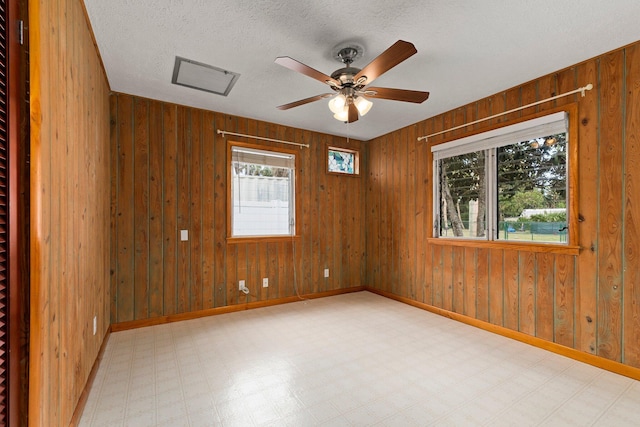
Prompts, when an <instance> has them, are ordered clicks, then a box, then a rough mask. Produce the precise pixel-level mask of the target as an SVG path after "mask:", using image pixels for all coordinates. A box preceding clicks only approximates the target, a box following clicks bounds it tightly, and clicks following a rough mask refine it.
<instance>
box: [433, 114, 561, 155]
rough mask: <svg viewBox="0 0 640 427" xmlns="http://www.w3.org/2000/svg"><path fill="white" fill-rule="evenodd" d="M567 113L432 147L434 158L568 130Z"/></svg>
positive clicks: (539, 118) (543, 117)
mask: <svg viewBox="0 0 640 427" xmlns="http://www.w3.org/2000/svg"><path fill="white" fill-rule="evenodd" d="M567 117H568V115H567V113H566V112H564V111H560V112H558V113H554V114H549V115H547V116H542V117H538V118H535V119H532V120H527V121H525V122H520V123H516V124H513V125H509V126H504V127H501V128H498V129H493V130H490V131H488V132H482V133H479V134H477V135H471V136H467V137H465V138H460V139H456V140H454V141H449V142H446V143H444V144H438V145H434V146H432V147H431V152H432V153H433V159H434V160H438V159H445V158H447V157H453V156H459V155H461V154H466V153H470V152H473V151H481V150H487V149H490V148H496V147H502V146H504V145H509V144H515V143H517V142H521V141H528V140H530V139H534V138H539V137H541V136H549V135H555V134H558V133H563V132H567V129H568V125H567Z"/></svg>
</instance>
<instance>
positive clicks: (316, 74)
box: [275, 56, 342, 87]
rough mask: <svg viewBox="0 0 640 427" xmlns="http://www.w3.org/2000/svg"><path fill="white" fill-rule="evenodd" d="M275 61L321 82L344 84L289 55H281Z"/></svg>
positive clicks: (338, 85)
mask: <svg viewBox="0 0 640 427" xmlns="http://www.w3.org/2000/svg"><path fill="white" fill-rule="evenodd" d="M275 62H276V64H278V65H282V66H283V67H285V68H288V69H290V70H293V71H297V72H298V73H301V74H304V75H305V76H309V77H311V78H312V79H316V80H318V81H319V82H322V83H324V84H328V85H330V86H332V85H335V86H337V87H342V84H341V83H340V82H339V81H337V80H336V79H333V78H331V77H329V76H327V75H326V74H324V73H321V72H320V71H318V70H316V69H314V68H311V67H309V66H308V65H305V64H303V63H302V62H299V61H296V60H295V59H293V58H290V57H288V56H279V57H277V58H276V61H275ZM329 82H331V83H329Z"/></svg>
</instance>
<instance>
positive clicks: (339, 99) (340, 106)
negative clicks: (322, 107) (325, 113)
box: [329, 94, 347, 114]
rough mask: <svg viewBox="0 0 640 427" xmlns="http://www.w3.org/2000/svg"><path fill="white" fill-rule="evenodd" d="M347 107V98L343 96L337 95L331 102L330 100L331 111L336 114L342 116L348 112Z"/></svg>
mask: <svg viewBox="0 0 640 427" xmlns="http://www.w3.org/2000/svg"><path fill="white" fill-rule="evenodd" d="M346 105H347V98H346V97H345V96H344V95H342V94H339V95H336V96H334V97H333V98H331V100H329V109H330V110H331V112H332V113H334V114H340V113H342V112H344V111H345V110H346V108H345V106H346Z"/></svg>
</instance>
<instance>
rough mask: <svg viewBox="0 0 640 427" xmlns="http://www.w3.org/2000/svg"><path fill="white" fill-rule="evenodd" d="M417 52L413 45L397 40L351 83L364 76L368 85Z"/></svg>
mask: <svg viewBox="0 0 640 427" xmlns="http://www.w3.org/2000/svg"><path fill="white" fill-rule="evenodd" d="M417 52H418V51H417V50H416V47H415V46H414V45H413V43H409V42H406V41H404V40H398V41H397V42H395V43H394V44H393V45H392V46H391V47H390V48H389V49H387V50H385V51H384V52H382V53H381V54H380V55H379V56H378V57H377V58H375V59H374V60H373V61H371V62H370V63H369V64H368V65H367V66H366V67H364V68H363V69H362V70H360V72H359V73H358V74H356V76H355V77H354V78H353V81H357V80H358V79H359V78H360V77H362V76H366V77H367V81H366V84H369V83H371V82H372V81H374V80H375V79H377V78H378V77H380V76H381V75H382V74H384V73H386V72H387V71H389V70H390V69H392V68H393V67H395V66H396V65H398V64H399V63H401V62H402V61H404V60H405V59H407V58H409V57H410V56H412V55H414V54H416V53H417Z"/></svg>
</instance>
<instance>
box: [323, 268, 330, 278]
mask: <svg viewBox="0 0 640 427" xmlns="http://www.w3.org/2000/svg"><path fill="white" fill-rule="evenodd" d="M324 277H329V269H328V268H325V269H324Z"/></svg>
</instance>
